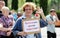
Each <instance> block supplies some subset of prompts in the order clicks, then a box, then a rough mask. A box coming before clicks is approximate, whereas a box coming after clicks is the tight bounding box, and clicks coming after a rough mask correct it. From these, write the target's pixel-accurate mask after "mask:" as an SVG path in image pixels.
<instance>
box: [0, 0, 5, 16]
mask: <svg viewBox="0 0 60 38" xmlns="http://www.w3.org/2000/svg"><path fill="white" fill-rule="evenodd" d="M3 6H5V2H4V1H2V0H0V17H1V16H3V14H2V11H1V8H2V7H3Z"/></svg>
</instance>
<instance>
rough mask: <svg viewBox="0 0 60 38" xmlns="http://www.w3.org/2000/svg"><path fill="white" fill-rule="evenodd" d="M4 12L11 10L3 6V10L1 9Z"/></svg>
mask: <svg viewBox="0 0 60 38" xmlns="http://www.w3.org/2000/svg"><path fill="white" fill-rule="evenodd" d="M3 10H8V11H9V8H8V7H6V6H3V7H2V9H1V11H3Z"/></svg>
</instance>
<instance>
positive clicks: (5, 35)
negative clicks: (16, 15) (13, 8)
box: [0, 6, 14, 38]
mask: <svg viewBox="0 0 60 38" xmlns="http://www.w3.org/2000/svg"><path fill="white" fill-rule="evenodd" d="M1 11H2V14H3V16H2V17H1V18H0V26H1V27H0V38H12V37H9V36H10V34H11V32H12V26H13V21H14V20H13V18H12V17H10V16H9V11H10V10H9V8H8V7H6V6H4V7H2V9H1Z"/></svg>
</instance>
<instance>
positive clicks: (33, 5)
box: [22, 2, 36, 11]
mask: <svg viewBox="0 0 60 38" xmlns="http://www.w3.org/2000/svg"><path fill="white" fill-rule="evenodd" d="M27 6H31V7H32V10H33V11H34V10H35V9H36V5H35V4H34V3H33V2H26V3H25V4H24V5H23V6H22V10H23V11H25V7H27Z"/></svg>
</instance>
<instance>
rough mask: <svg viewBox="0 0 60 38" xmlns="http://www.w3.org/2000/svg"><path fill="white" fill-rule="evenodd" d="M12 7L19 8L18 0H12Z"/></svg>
mask: <svg viewBox="0 0 60 38" xmlns="http://www.w3.org/2000/svg"><path fill="white" fill-rule="evenodd" d="M11 7H12V9H14V10H17V9H18V0H12V5H11Z"/></svg>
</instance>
